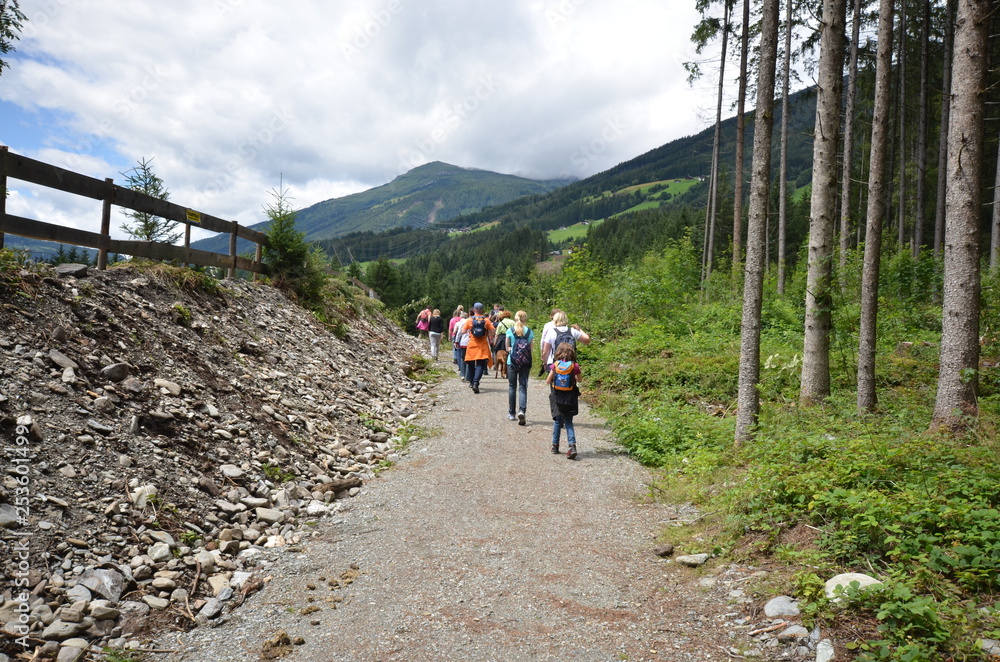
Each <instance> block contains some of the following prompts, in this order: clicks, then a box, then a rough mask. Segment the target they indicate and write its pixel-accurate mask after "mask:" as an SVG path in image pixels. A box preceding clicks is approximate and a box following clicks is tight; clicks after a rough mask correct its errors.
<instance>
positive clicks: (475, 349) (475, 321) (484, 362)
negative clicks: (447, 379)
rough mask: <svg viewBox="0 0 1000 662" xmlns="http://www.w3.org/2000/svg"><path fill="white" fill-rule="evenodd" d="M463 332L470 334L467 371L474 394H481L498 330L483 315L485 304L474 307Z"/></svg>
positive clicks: (477, 303)
mask: <svg viewBox="0 0 1000 662" xmlns="http://www.w3.org/2000/svg"><path fill="white" fill-rule="evenodd" d="M462 329H463V331H467V332H468V334H469V344H468V346H467V347H466V350H465V364H466V365H465V369H466V372H467V373H468V374H467V376H468V377H469V378H470V379H469V382H470V385H471V386H472V392H473V393H477V394H478V393H479V380H480V379H482V378H483V373H485V372H486V371H487V370H489V368H490V362H491V361H492V359H491V357H490V345H492V344H493V338H494V334H495V333H496V328H495V327H494V326H493V322H491V321H490V320H489V318H488V317H486V315H484V314H483V304H481V303H479V302H476V304H475V305H473V306H472V315H470V316H469V319H467V320H465V323H464V324H463V325H462Z"/></svg>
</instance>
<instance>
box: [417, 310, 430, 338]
mask: <svg viewBox="0 0 1000 662" xmlns="http://www.w3.org/2000/svg"><path fill="white" fill-rule="evenodd" d="M430 322H431V309H430V308H424V309H423V310H421V311H420V313H419V314H417V337H418V338H426V337H427V336H426V335H424V334H426V333H427V327H428V326H430Z"/></svg>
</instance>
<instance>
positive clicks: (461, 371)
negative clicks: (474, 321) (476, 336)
mask: <svg viewBox="0 0 1000 662" xmlns="http://www.w3.org/2000/svg"><path fill="white" fill-rule="evenodd" d="M468 317H469V315H468V313H462V321H461V322H459V323H458V324H456V325H455V341H454V342H455V346H456V347H458V375H459V377H461V378H462V381H463V382H466V381H469V380H468V379H466V372H467V371H466V365H465V350H466V349H467V348H468V346H469V332H468V331H466V330H465V320H466V319H468Z"/></svg>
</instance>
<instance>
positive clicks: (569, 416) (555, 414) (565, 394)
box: [545, 342, 581, 460]
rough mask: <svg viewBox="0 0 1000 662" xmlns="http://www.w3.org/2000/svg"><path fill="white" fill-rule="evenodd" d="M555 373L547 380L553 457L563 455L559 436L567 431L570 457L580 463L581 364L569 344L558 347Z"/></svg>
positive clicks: (554, 364) (553, 366) (549, 375)
mask: <svg viewBox="0 0 1000 662" xmlns="http://www.w3.org/2000/svg"><path fill="white" fill-rule="evenodd" d="M554 359H555V360H554V361H553V362H552V370H550V371H549V374H548V376H547V377H546V378H545V383H546V384H548V385H549V408H550V409H551V410H552V421H553V423H552V453H553V454H554V455H558V454H559V435H560V431H561V430H562V428H564V427H565V428H566V441H568V442H569V449H568V450H567V451H566V457H567V458H568V459H570V460H575V459H576V431H575V430H574V429H573V417H574V416H576V415H577V414H578V413H579V411H580V382H581V380H580V364H579V363H577V362H576V350H575V349H573V345H571V344H570V343H568V342H564V343H560V344H559V346H558V347H556V352H555V357H554Z"/></svg>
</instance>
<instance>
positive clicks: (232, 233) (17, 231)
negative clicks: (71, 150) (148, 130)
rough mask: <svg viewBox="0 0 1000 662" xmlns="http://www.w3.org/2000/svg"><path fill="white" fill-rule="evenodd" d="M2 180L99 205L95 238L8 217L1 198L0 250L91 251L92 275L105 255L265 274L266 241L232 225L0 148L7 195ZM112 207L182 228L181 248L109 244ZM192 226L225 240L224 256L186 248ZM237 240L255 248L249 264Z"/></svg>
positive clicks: (0, 184)
mask: <svg viewBox="0 0 1000 662" xmlns="http://www.w3.org/2000/svg"><path fill="white" fill-rule="evenodd" d="M8 178H10V179H18V180H21V181H25V182H30V183H32V184H38V185H39V186H45V187H47V188H51V189H56V190H58V191H65V192H66V193H72V194H74V195H80V196H83V197H86V198H92V199H94V200H101V201H102V202H103V203H104V209H103V212H102V214H101V232H100V234H98V233H95V232H87V231H85V230H78V229H76V228H70V227H65V226H62V225H53V224H51V223H43V222H41V221H37V220H34V219H30V218H21V217H19V216H12V215H10V214H8V213H7V198H6V195H0V248H3V244H4V240H3V238H4V234H13V235H17V236H19V237H27V238H29V239H43V240H46V241H55V242H58V243H61V244H73V245H76V246H84V247H86V248H96V249H97V250H98V254H97V268H98V269H106V268H107V265H108V253H109V252H110V253H121V254H123V255H134V256H137V257H145V258H150V259H153V260H167V261H177V262H181V263H184V264H196V265H199V266H203V267H219V268H221V269H227V270H228V275H229V277H230V278H232V277H233V276H234V275H235V273H236V270H237V269H243V270H245V271H250V272H253V273H255V274H263V273H266V272H267V267H266V266H265V265H264V264H263V263H262V262H261V254H262V250H263V247H264V246H266V245H267V237H266V236H264V234H262V233H260V232H257V231H256V230H251V229H250V228H247V227H243V226H241V225H240V224H239V223H237V222H236V221H226V220H223V219H221V218H216V217H215V216H210V215H209V214H204V213H201V212H199V211H195V210H193V209H188V208H186V207H182V206H180V205H177V204H174V203H172V202H168V201H167V200H160V199H159V198H153V197H150V196H148V195H145V194H143V193H139V192H137V191H133V190H131V189H127V188H122V187H121V186H117V185H116V184H115V183H114V180H113V179H111V178H110V177H109V178H107V179H105V180H104V181H101V180H100V179H94V178H93V177H87V176H86V175H81V174H79V173H75V172H72V171H69V170H65V169H63V168H59V167H56V166H54V165H50V164H48V163H42V162H41V161H35V160H34V159H29V158H28V157H26V156H21V155H20V154H14V153H13V152H10V151H9V150H8V149H7V147H5V146H0V191H3V192H4V193H6V190H7V179H8ZM112 206H117V207H122V208H124V209H131V210H132V211H137V212H145V213H148V214H152V215H153V216H158V217H160V218H164V219H167V220H170V221H177V222H179V223H183V224H184V246H174V245H172V244H162V243H158V242H153V241H130V240H122V239H112V238H111V236H110V231H111V207H112ZM192 225H197V226H198V227H200V228H204V229H205V230H211V231H213V232H220V233H227V234H229V254H228V255H224V254H222V253H212V252H210V251H202V250H198V249H194V248H191V226H192ZM238 238H242V239H247V240H249V241H252V242H253V243H255V244H257V250H256V254H255V257H254V259H253V260H249V259H247V258H245V257H241V256H239V255H237V254H236V240H237V239H238Z"/></svg>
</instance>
